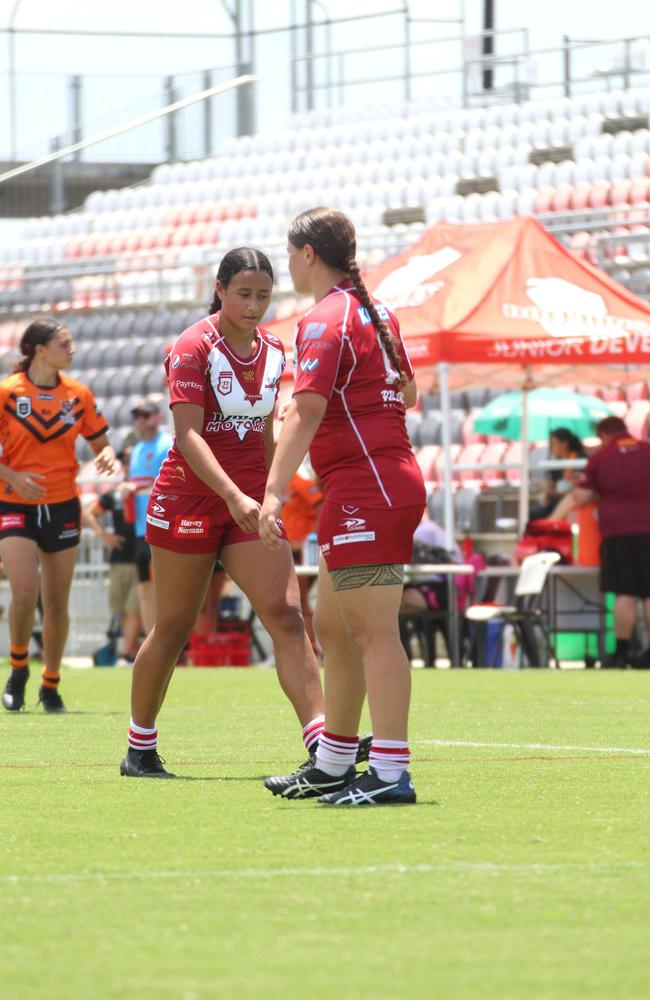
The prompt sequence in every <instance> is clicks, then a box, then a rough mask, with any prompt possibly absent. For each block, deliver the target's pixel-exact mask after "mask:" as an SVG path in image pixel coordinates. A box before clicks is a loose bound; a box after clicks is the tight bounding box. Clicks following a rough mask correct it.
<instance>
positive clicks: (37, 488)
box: [9, 472, 47, 500]
mask: <svg viewBox="0 0 650 1000" xmlns="http://www.w3.org/2000/svg"><path fill="white" fill-rule="evenodd" d="M39 479H45V476H43V475H42V474H41V473H40V472H14V473H13V475H12V477H11V481H10V483H9V485H10V486H13V488H14V490H15V491H16V493H18V494H19V495H20V496H21V497H24V498H25V500H43V499H44V497H45V495H46V493H47V490H46V489H45V487H44V486H42V485H41V483H40V482H39V481H38V480H39Z"/></svg>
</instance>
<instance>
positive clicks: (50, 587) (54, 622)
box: [0, 319, 115, 712]
mask: <svg viewBox="0 0 650 1000" xmlns="http://www.w3.org/2000/svg"><path fill="white" fill-rule="evenodd" d="M20 351H21V353H22V355H23V358H22V360H21V361H20V362H19V364H18V366H17V368H16V371H15V372H14V374H13V375H10V376H9V378H6V379H5V380H4V381H3V382H0V445H1V446H2V456H1V461H0V559H2V563H3V566H4V569H5V573H6V574H7V578H8V580H9V586H10V587H11V606H10V608H9V633H10V642H11V668H12V669H11V674H10V675H9V679H8V681H7V684H6V687H5V690H4V693H3V695H2V704H3V705H4V707H5V708H6V709H7V710H8V711H9V712H17V711H18V710H19V709H21V708H22V707H23V705H24V703H25V684H26V683H27V679H28V677H29V668H28V666H27V652H28V646H29V638H30V636H31V633H32V629H33V627H34V612H35V608H36V602H37V600H38V595H39V591H40V593H41V598H42V601H43V650H44V664H45V665H44V667H43V674H42V678H41V688H40V692H39V701H40V702H41V704H42V705H43V708H44V709H45V711H46V712H64V711H65V706H64V704H63V702H62V700H61V696H60V695H59V692H58V684H59V672H60V668H61V658H62V656H63V650H64V647H65V642H66V639H67V635H68V624H69V619H68V598H69V595H70V587H71V586H72V577H73V573H74V567H75V562H76V559H77V546H78V544H79V536H80V506H79V490H78V488H77V483H76V475H77V459H76V454H75V446H76V441H77V438H78V437H79V435H80V434H82V435H83V437H84V438H85V439H86V440H87V441H88V443H89V444H90V447H91V448H92V450H93V452H94V453H95V465H96V466H97V470H98V471H99V472H108V473H110V472H112V471H113V469H114V466H115V454H114V452H113V449H112V447H111V446H110V444H109V443H108V437H107V431H108V428H107V425H106V421H105V420H104V417H103V416H102V414H101V413H100V412H99V411H98V409H97V404H96V403H95V398H94V396H93V394H92V392H91V391H90V389H88V388H87V387H86V386H85V385H82V384H81V382H77V381H76V380H75V379H72V378H69V377H68V376H67V375H63V374H61V372H62V370H65V369H66V368H69V367H70V365H71V364H72V359H73V357H74V347H73V345H72V337H71V336H70V331H69V330H68V329H66V327H64V326H62V325H61V324H60V323H58V322H56V320H51V319H37V320H34V322H33V323H30V325H29V326H28V327H27V329H26V330H25V332H24V333H23V336H22V338H21V341H20ZM39 567H40V571H39Z"/></svg>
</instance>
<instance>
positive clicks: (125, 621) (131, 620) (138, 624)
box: [122, 611, 142, 656]
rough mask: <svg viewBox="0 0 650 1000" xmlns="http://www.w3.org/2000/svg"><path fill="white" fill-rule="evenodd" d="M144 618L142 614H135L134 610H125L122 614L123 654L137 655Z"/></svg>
mask: <svg viewBox="0 0 650 1000" xmlns="http://www.w3.org/2000/svg"><path fill="white" fill-rule="evenodd" d="M141 628H142V620H141V618H140V615H135V614H133V612H132V611H124V612H123V614H122V655H123V656H135V655H136V653H137V652H138V645H139V639H140V630H141Z"/></svg>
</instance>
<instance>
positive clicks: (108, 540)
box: [102, 531, 126, 549]
mask: <svg viewBox="0 0 650 1000" xmlns="http://www.w3.org/2000/svg"><path fill="white" fill-rule="evenodd" d="M102 541H103V543H104V545H105V546H106V547H107V548H109V549H122V548H124V542H125V541H126V539H125V538H124V536H123V535H116V534H115V533H114V532H113V531H105V532H104V534H103V535H102Z"/></svg>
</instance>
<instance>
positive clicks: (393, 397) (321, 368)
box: [294, 281, 425, 507]
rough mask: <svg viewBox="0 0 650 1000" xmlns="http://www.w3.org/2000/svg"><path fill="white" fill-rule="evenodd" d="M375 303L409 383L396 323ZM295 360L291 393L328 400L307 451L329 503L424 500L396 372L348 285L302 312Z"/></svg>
mask: <svg viewBox="0 0 650 1000" xmlns="http://www.w3.org/2000/svg"><path fill="white" fill-rule="evenodd" d="M376 306H377V310H378V312H379V315H380V317H381V318H382V319H383V320H384V321H385V322H386V325H387V326H388V328H389V329H390V330H391V332H392V334H393V337H394V339H395V342H396V344H397V346H398V350H399V353H400V356H401V359H402V370H403V372H404V374H405V375H406V376H407V377H408V378H409V379H411V378H412V377H413V369H412V367H411V363H410V361H409V359H408V356H407V354H406V350H405V348H404V344H403V342H402V338H401V335H400V331H399V323H398V322H397V319H396V317H395V316H394V315H393V314H392V313H391V312H389V310H388V309H386V307H385V306H383V305H382V304H381V303H379V302H377V303H376ZM294 359H295V360H294V366H295V376H296V384H295V388H294V395H296V394H297V393H299V392H317V393H319V394H320V395H321V396H325V398H326V399H327V400H328V405H327V410H326V411H325V416H324V417H323V420H322V422H321V424H320V427H319V428H318V431H317V432H316V436H315V437H314V440H313V442H312V446H311V449H310V453H309V454H310V458H311V462H312V465H313V467H314V470H315V471H316V474H317V476H318V478H319V479H320V481H321V482H322V483H323V486H324V491H325V497H326V499H327V500H329V501H335V502H340V503H350V502H351V501H353V502H354V503H356V504H357V505H358V506H359V507H384V506H386V507H407V506H412V505H415V504H418V503H423V502H424V498H425V490H424V483H423V480H422V474H421V473H420V469H419V466H418V464H417V462H416V461H415V456H414V454H413V450H412V448H411V443H410V441H409V438H408V434H407V433H406V424H405V420H404V413H405V408H404V394H403V393H402V392H401V391H400V390H399V388H398V387H397V381H398V375H397V373H396V372H395V370H394V369H393V367H392V366H391V363H390V360H389V358H388V355H387V354H386V351H385V350H384V348H383V346H382V344H381V341H380V339H379V334H378V333H377V331H376V330H375V328H374V326H373V325H372V322H371V320H370V316H369V315H368V312H367V310H366V309H365V308H364V307H363V306H362V305H361V302H360V301H359V299H358V298H357V296H356V294H355V289H354V287H353V285H352V283H351V282H350V281H346V282H342V283H341V284H340V285H335V286H334V288H332V289H331V291H330V292H328V294H327V295H326V296H325V298H323V299H321V301H320V302H317V303H316V305H315V306H314V307H313V308H312V309H310V310H309V312H307V313H306V314H305V316H304V318H303V319H302V320H301V321H300V323H299V324H298V330H297V333H296V346H295V351H294Z"/></svg>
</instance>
